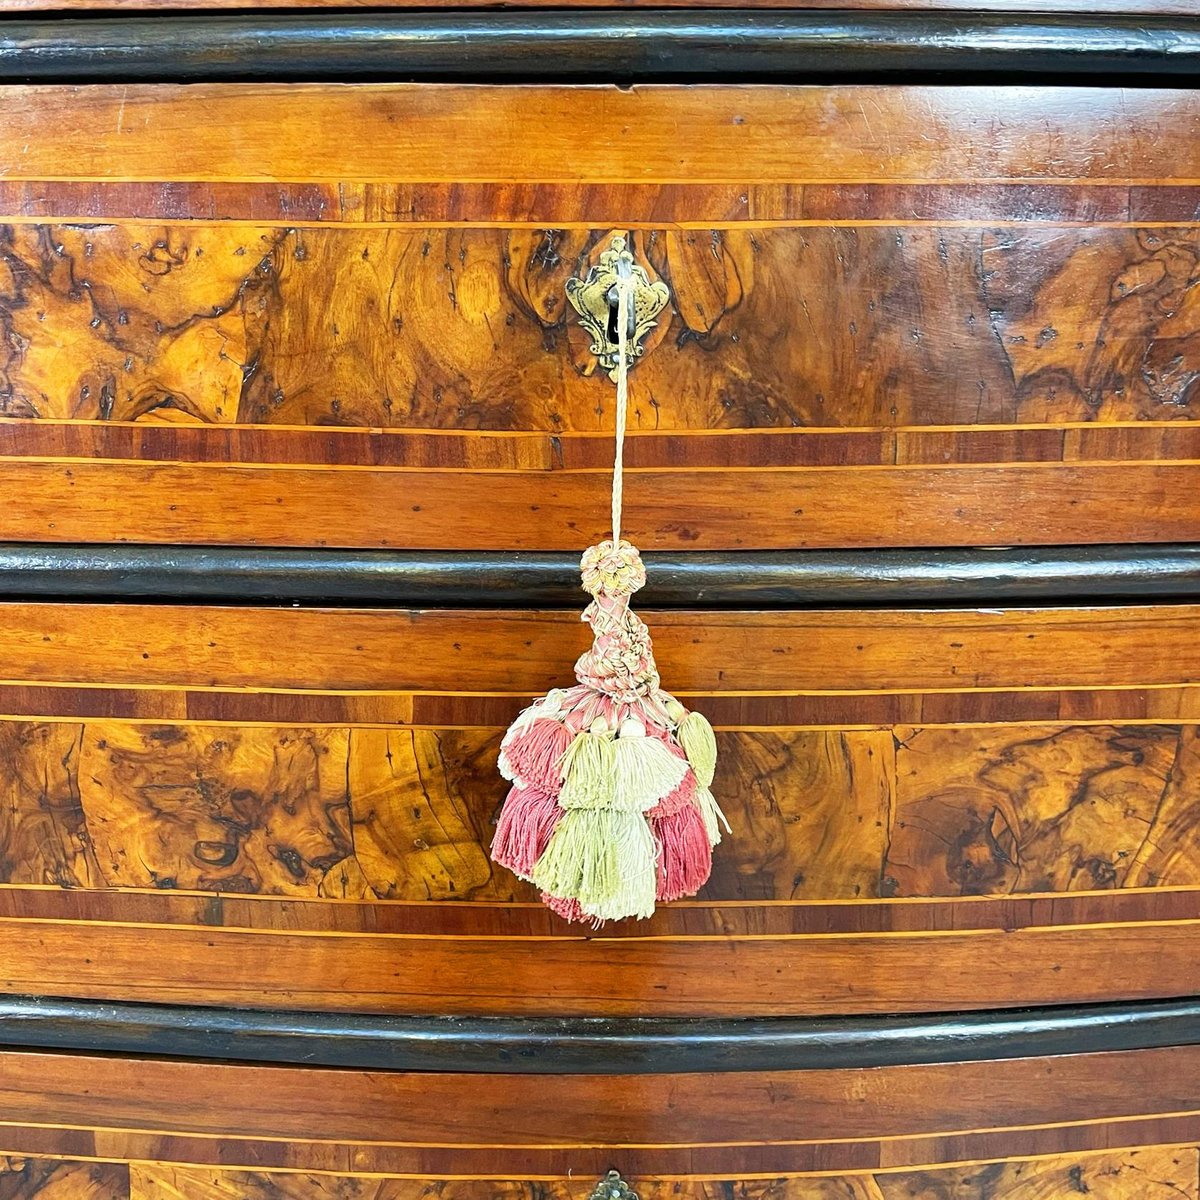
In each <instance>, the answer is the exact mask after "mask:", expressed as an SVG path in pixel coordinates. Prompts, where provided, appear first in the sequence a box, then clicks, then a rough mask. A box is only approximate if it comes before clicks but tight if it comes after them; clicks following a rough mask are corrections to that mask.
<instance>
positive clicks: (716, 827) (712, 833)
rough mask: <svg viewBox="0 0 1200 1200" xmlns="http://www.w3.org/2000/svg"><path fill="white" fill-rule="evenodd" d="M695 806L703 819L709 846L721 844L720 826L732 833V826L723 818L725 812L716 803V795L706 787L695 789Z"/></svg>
mask: <svg viewBox="0 0 1200 1200" xmlns="http://www.w3.org/2000/svg"><path fill="white" fill-rule="evenodd" d="M696 807H697V808H698V809H699V810H700V816H701V817H702V818H703V820H704V828H705V829H706V830H707V831H708V842H709V845H711V846H719V845H720V844H721V826H722V825H724V826H725V832H726V833H732V832H733V827H732V826H731V825H730V824H729V822H728V821H727V820H726V819H725V814H724V813H723V812H722V811H721V809H720V806H719V805H718V804H717V800H716V797H715V796H714V795H713V794H712V792H710V791H709V790H708V788H706V787H702V788H697V789H696Z"/></svg>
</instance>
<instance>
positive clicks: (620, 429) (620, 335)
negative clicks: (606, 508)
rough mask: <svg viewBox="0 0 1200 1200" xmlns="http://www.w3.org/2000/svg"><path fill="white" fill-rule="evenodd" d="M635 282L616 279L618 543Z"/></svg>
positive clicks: (615, 523) (615, 491)
mask: <svg viewBox="0 0 1200 1200" xmlns="http://www.w3.org/2000/svg"><path fill="white" fill-rule="evenodd" d="M636 286H637V285H636V283H635V282H634V279H633V277H632V276H631V275H622V276H619V277H618V278H617V282H616V290H617V419H616V426H617V430H616V447H615V451H614V454H613V480H612V537H613V545H614V546H619V545H620V544H621V503H622V500H623V499H624V485H625V425H626V422H627V421H628V416H629V314H630V311H631V310H630V306H631V305H632V304H633V296H634V290H635V288H636Z"/></svg>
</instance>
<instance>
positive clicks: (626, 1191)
mask: <svg viewBox="0 0 1200 1200" xmlns="http://www.w3.org/2000/svg"><path fill="white" fill-rule="evenodd" d="M588 1200H638V1194H637V1192H635V1191H634V1190H633V1188H631V1187H630V1186H629V1184H627V1183H626V1182H625V1180H623V1179H622V1178H621V1176H620V1173H619V1172H617V1171H609V1173H608V1174H607V1175H605V1177H604V1178H603V1179H602V1180H600V1182H599V1183H598V1184H596V1186H595V1188H594V1189H593V1191H592V1194H591V1196H589V1197H588Z"/></svg>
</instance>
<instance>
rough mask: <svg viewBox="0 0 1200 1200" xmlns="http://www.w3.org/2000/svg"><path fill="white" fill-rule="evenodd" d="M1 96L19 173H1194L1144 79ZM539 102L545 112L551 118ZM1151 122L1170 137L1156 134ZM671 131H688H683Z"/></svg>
mask: <svg viewBox="0 0 1200 1200" xmlns="http://www.w3.org/2000/svg"><path fill="white" fill-rule="evenodd" d="M0 103H2V104H3V106H4V111H5V122H4V127H3V129H2V130H0V160H3V161H5V162H7V163H10V164H11V167H10V170H9V172H8V174H9V177H11V178H15V179H34V180H53V179H62V178H65V179H68V180H72V179H73V180H85V179H127V180H148V181H168V180H180V181H188V180H196V179H208V180H214V181H219V180H243V179H247V178H250V179H256V178H257V179H262V178H264V177H265V178H269V179H280V180H285V181H286V180H293V181H294V180H305V181H313V182H325V181H330V180H332V181H342V182H345V183H358V182H369V181H373V180H380V179H383V180H391V181H396V182H414V183H429V182H436V181H439V180H454V181H465V182H471V181H496V180H497V179H500V180H503V181H505V182H512V183H582V182H630V183H638V182H647V183H654V182H673V181H675V180H680V179H683V180H690V181H693V182H698V183H709V182H735V183H736V182H740V181H742V180H744V179H747V178H750V179H753V180H757V181H760V182H768V183H783V184H796V183H804V182H807V181H809V180H816V181H822V182H869V181H872V180H895V181H932V180H964V179H980V180H1009V179H1042V180H1055V181H1070V180H1075V179H1085V178H1086V179H1095V180H1097V181H1105V180H1107V181H1110V182H1125V181H1129V182H1134V181H1157V180H1180V181H1192V180H1195V179H1196V178H1198V177H1200V169H1198V168H1200V149H1198V148H1197V143H1196V141H1195V139H1194V137H1193V134H1194V131H1195V125H1196V122H1197V121H1198V120H1200V100H1198V99H1197V98H1196V96H1195V94H1194V93H1191V92H1188V91H1184V90H1168V89H1154V88H1148V89H1130V90H1121V89H1115V88H1114V89H1103V88H1069V87H1061V88H1060V87H1049V88H1045V89H1021V88H1005V87H988V88H979V89H939V88H936V87H921V86H900V87H895V88H891V89H889V90H888V91H887V92H878V91H874V90H871V89H863V88H856V87H853V86H842V87H833V88H828V89H825V88H822V89H808V88H804V87H770V88H759V89H755V88H742V87H736V86H734V87H727V86H710V87H703V86H702V87H695V88H690V87H670V86H646V87H637V88H633V89H630V90H628V91H622V90H619V89H617V88H614V87H591V88H589V87H580V88H554V87H544V88H540V87H523V86H519V85H518V86H504V87H493V88H488V87H465V86H446V87H442V88H430V87H427V86H421V85H405V84H366V85H361V86H356V87H354V88H344V87H339V86H338V85H336V84H284V85H269V84H268V85H258V84H253V85H241V84H225V85H221V84H197V85H191V86H179V85H172V86H166V87H155V86H154V85H136V84H134V85H127V86H125V85H122V86H118V87H102V86H101V87H74V88H73V87H64V86H36V87H27V86H26V87H21V86H12V87H6V88H4V89H3V90H2V91H0ZM551 107H552V108H553V110H554V112H555V120H554V121H553V122H549V123H548V122H546V121H545V120H544V115H545V112H546V111H547V109H548V108H551ZM531 127H536V128H537V129H538V136H537V137H536V138H532V137H530V136H529V134H528V131H529V129H530V128H531ZM596 127H627V128H628V129H629V130H630V136H629V137H627V138H621V139H616V140H614V139H608V138H604V139H598V138H593V137H581V136H580V130H592V129H594V128H596ZM1165 128H1169V129H1171V130H1172V133H1173V136H1171V137H1170V138H1164V137H1162V136H1160V135H1161V132H1162V130H1164V129H1165ZM679 129H686V130H687V131H688V134H689V136H688V137H686V138H680V137H679V136H678V133H677V131H678V130H679ZM247 147H253V153H254V165H253V169H252V170H248V168H247V159H246V148H247ZM498 164H503V167H502V168H501V167H499V166H498Z"/></svg>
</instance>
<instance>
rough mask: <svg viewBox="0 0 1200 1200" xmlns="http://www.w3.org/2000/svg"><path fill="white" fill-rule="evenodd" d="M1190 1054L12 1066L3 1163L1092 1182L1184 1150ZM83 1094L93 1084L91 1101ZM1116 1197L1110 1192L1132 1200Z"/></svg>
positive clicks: (58, 1059)
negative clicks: (896, 1062)
mask: <svg viewBox="0 0 1200 1200" xmlns="http://www.w3.org/2000/svg"><path fill="white" fill-rule="evenodd" d="M1196 1057H1197V1054H1196V1051H1195V1049H1194V1048H1178V1049H1172V1050H1162V1051H1127V1052H1123V1053H1115V1054H1096V1055H1067V1056H1063V1057H1057V1058H1045V1059H1013V1060H1009V1061H1005V1062H998V1063H970V1062H957V1063H952V1064H946V1065H941V1066H927V1067H895V1068H889V1067H883V1068H878V1069H876V1070H872V1071H862V1070H846V1071H836V1070H831V1071H799V1072H782V1071H777V1072H739V1073H733V1074H725V1075H720V1076H713V1075H703V1074H698V1075H669V1074H668V1075H657V1076H543V1077H535V1076H519V1075H508V1076H505V1075H490V1076H471V1075H462V1074H455V1073H453V1072H447V1073H439V1074H423V1073H398V1074H389V1073H385V1072H367V1071H359V1070H345V1071H331V1070H328V1069H321V1068H291V1067H271V1066H238V1065H231V1064H221V1063H195V1062H189V1061H187V1060H175V1061H168V1060H162V1059H154V1058H143V1059H140V1060H133V1061H129V1060H125V1061H123V1060H120V1059H112V1058H89V1057H87V1056H82V1055H69V1054H67V1055H46V1054H39V1053H27V1052H6V1053H5V1054H4V1055H3V1056H2V1058H0V1066H2V1068H3V1074H4V1080H5V1086H4V1088H3V1090H2V1091H0V1112H2V1113H3V1115H4V1130H3V1133H4V1137H5V1139H6V1140H5V1145H6V1147H8V1149H9V1152H10V1153H13V1154H34V1155H42V1154H59V1155H64V1154H65V1155H75V1156H79V1157H83V1158H100V1159H107V1160H108V1161H110V1162H116V1163H121V1162H130V1161H131V1160H132V1165H133V1169H134V1170H135V1171H136V1170H137V1169H138V1164H139V1162H141V1163H144V1165H146V1166H147V1167H149V1166H151V1165H153V1164H154V1162H155V1161H156V1160H157V1162H158V1163H160V1164H161V1165H162V1166H168V1165H176V1166H185V1165H188V1164H193V1165H197V1166H201V1165H203V1166H208V1167H213V1168H221V1169H223V1170H229V1169H233V1170H236V1169H242V1170H246V1169H250V1170H253V1169H254V1168H256V1167H257V1168H259V1169H268V1170H270V1169H271V1168H284V1173H283V1174H282V1175H281V1176H278V1177H275V1179H274V1180H273V1182H275V1183H276V1184H277V1185H278V1186H280V1187H284V1188H286V1184H287V1181H288V1179H289V1176H290V1175H291V1172H292V1171H298V1172H304V1171H314V1172H316V1173H318V1174H321V1175H325V1174H332V1175H338V1174H354V1173H356V1172H361V1173H363V1174H380V1175H397V1176H408V1177H410V1178H411V1179H412V1180H413V1181H414V1183H415V1181H417V1180H423V1181H424V1182H425V1184H426V1186H427V1187H428V1186H430V1185H434V1184H435V1181H437V1180H439V1179H445V1178H446V1177H447V1176H448V1177H450V1179H454V1180H457V1181H459V1186H462V1187H465V1188H468V1189H469V1188H471V1186H472V1183H474V1186H475V1187H479V1188H483V1187H484V1186H486V1184H487V1181H491V1180H498V1179H513V1180H516V1179H526V1180H530V1181H532V1182H535V1183H549V1184H558V1185H559V1186H562V1184H563V1183H565V1182H566V1177H568V1176H569V1177H570V1180H571V1184H572V1187H573V1188H576V1187H577V1188H579V1189H580V1190H583V1189H584V1188H586V1189H588V1190H590V1187H591V1182H592V1181H591V1180H590V1179H588V1178H587V1177H588V1176H592V1175H597V1176H598V1175H600V1174H602V1173H603V1172H604V1171H605V1170H607V1169H608V1167H609V1166H611V1165H612V1164H613V1163H616V1164H617V1165H618V1166H619V1168H620V1169H621V1170H622V1171H623V1172H624V1173H625V1175H626V1177H627V1178H629V1179H630V1180H631V1182H634V1183H635V1184H636V1183H641V1182H644V1183H645V1184H646V1185H647V1186H648V1187H650V1188H651V1189H652V1191H651V1194H652V1195H654V1194H657V1189H654V1181H655V1179H656V1178H660V1179H662V1180H663V1183H664V1184H669V1183H671V1182H674V1183H675V1185H676V1186H680V1185H681V1184H682V1185H683V1186H684V1187H685V1188H686V1186H687V1184H688V1183H694V1184H701V1185H703V1184H709V1185H711V1187H712V1189H714V1190H716V1189H719V1188H720V1186H721V1184H722V1182H723V1181H726V1180H737V1179H738V1178H739V1177H745V1178H746V1179H747V1180H748V1181H749V1180H753V1179H758V1180H760V1181H762V1183H766V1182H767V1181H773V1180H779V1186H783V1187H793V1186H795V1187H803V1186H804V1184H803V1182H802V1181H801V1180H800V1179H796V1180H794V1181H793V1182H789V1181H787V1180H786V1179H781V1178H780V1177H781V1176H783V1177H786V1176H791V1175H801V1174H808V1173H812V1174H815V1175H817V1176H822V1175H825V1176H830V1177H831V1178H830V1179H829V1180H828V1186H837V1185H836V1184H835V1180H836V1179H838V1178H840V1179H841V1180H842V1183H841V1186H842V1187H843V1188H844V1187H846V1186H847V1184H849V1183H850V1182H851V1181H850V1180H848V1179H847V1178H846V1177H847V1176H850V1175H853V1174H855V1173H858V1172H865V1173H868V1174H870V1173H872V1172H876V1171H879V1172H882V1173H883V1174H884V1175H892V1174H894V1173H898V1172H902V1171H912V1170H914V1169H915V1170H935V1171H936V1170H938V1168H941V1167H949V1166H950V1165H951V1164H955V1163H960V1164H963V1167H969V1166H972V1165H976V1164H980V1163H981V1162H986V1161H987V1160H988V1159H991V1158H994V1157H1007V1158H1010V1159H1023V1158H1043V1157H1048V1158H1050V1159H1051V1160H1053V1159H1054V1157H1055V1156H1076V1155H1078V1156H1080V1157H1078V1158H1073V1161H1072V1165H1073V1166H1075V1167H1077V1168H1078V1170H1079V1173H1082V1172H1085V1171H1087V1172H1088V1176H1087V1177H1089V1178H1091V1177H1093V1176H1092V1175H1091V1173H1090V1171H1088V1166H1087V1164H1088V1158H1089V1156H1092V1155H1095V1156H1096V1157H1097V1159H1099V1158H1100V1155H1105V1156H1107V1155H1112V1154H1113V1153H1114V1152H1116V1151H1117V1148H1118V1147H1125V1148H1126V1149H1125V1150H1124V1151H1123V1152H1120V1153H1123V1154H1130V1153H1132V1152H1135V1151H1137V1150H1138V1149H1139V1148H1142V1147H1145V1148H1146V1155H1147V1158H1148V1160H1149V1161H1155V1160H1154V1157H1153V1156H1154V1153H1155V1152H1154V1150H1153V1149H1152V1148H1153V1147H1155V1146H1161V1145H1163V1144H1164V1143H1167V1144H1169V1143H1175V1144H1176V1145H1180V1144H1182V1145H1193V1144H1194V1142H1195V1138H1196V1130H1197V1128H1200V1118H1198V1117H1197V1115H1196V1113H1195V1102H1196V1094H1195V1088H1194V1084H1193V1083H1192V1081H1191V1078H1190V1072H1191V1069H1192V1064H1193V1063H1194V1061H1195V1059H1196ZM81 1077H88V1078H90V1079H93V1080H95V1083H94V1086H93V1087H91V1088H89V1089H88V1090H87V1091H86V1092H81V1091H80V1090H79V1089H78V1087H77V1081H78V1079H79V1078H81ZM1033 1079H1036V1080H1037V1081H1038V1084H1037V1086H1034V1087H1031V1086H1030V1082H1031V1080H1033ZM264 1095H267V1096H271V1097H272V1098H273V1100H274V1101H275V1102H274V1103H272V1104H268V1105H264V1104H263V1103H262V1097H263V1096H264ZM1002 1145H1007V1147H1008V1150H1007V1153H1006V1152H1005V1151H1003V1150H1001V1151H998V1150H997V1147H999V1146H1002ZM1177 1153H1178V1151H1177ZM1108 1161H1109V1164H1110V1165H1111V1162H1112V1160H1111V1159H1109V1160H1108ZM1168 1161H1169V1160H1168ZM1177 1161H1178V1165H1179V1166H1180V1167H1181V1168H1182V1169H1181V1170H1180V1171H1178V1172H1176V1171H1170V1170H1166V1169H1165V1168H1166V1166H1167V1162H1159V1163H1158V1166H1159V1168H1160V1169H1162V1170H1164V1175H1165V1178H1164V1182H1165V1181H1167V1180H1172V1179H1174V1180H1176V1181H1177V1182H1178V1183H1179V1185H1180V1188H1181V1190H1182V1189H1184V1188H1186V1189H1190V1190H1184V1191H1183V1194H1184V1195H1194V1194H1195V1193H1194V1187H1195V1179H1194V1173H1195V1152H1194V1151H1185V1152H1183V1153H1182V1154H1181V1156H1180V1159H1179V1160H1177ZM1053 1165H1054V1164H1053V1161H1049V1162H1043V1163H1041V1164H1040V1169H1039V1168H1038V1167H1035V1165H1034V1164H1033V1163H1029V1164H1027V1165H1026V1166H1025V1171H1028V1172H1030V1173H1032V1174H1034V1176H1035V1177H1036V1176H1037V1175H1039V1174H1041V1173H1042V1172H1045V1173H1046V1174H1044V1175H1042V1179H1043V1186H1046V1187H1048V1186H1051V1180H1052V1179H1053V1178H1055V1177H1054V1176H1053V1175H1051V1174H1050V1173H1049V1172H1050V1168H1051V1167H1052V1166H1053ZM1058 1165H1059V1167H1060V1170H1061V1169H1062V1168H1063V1167H1064V1166H1065V1164H1063V1163H1061V1161H1060V1163H1059V1164H1058ZM963 1167H959V1168H958V1170H959V1173H960V1177H961V1174H962V1172H963ZM1189 1169H1190V1171H1191V1173H1192V1174H1191V1176H1190V1177H1189V1175H1188V1174H1186V1172H1187V1171H1188V1170H1189ZM1063 1173H1064V1174H1065V1173H1066V1172H1065V1171H1064V1172H1063ZM1096 1174H1097V1175H1098V1176H1102V1174H1103V1172H1097V1173H1096ZM187 1177H188V1176H187V1175H185V1176H183V1178H185V1179H186V1178H187ZM639 1177H648V1178H645V1179H644V1180H642V1179H639ZM292 1178H293V1179H294V1176H293V1177H292ZM945 1178H946V1179H947V1181H948V1180H949V1179H951V1178H953V1176H952V1175H951V1173H950V1172H949V1171H946V1173H945ZM296 1182H298V1181H296ZM230 1183H231V1184H234V1185H235V1186H236V1180H233V1179H231V1180H230ZM910 1184H911V1180H910ZM1112 1184H1113V1185H1114V1186H1116V1187H1117V1188H1118V1190H1115V1191H1113V1192H1111V1193H1110V1194H1111V1195H1113V1196H1119V1197H1124V1196H1126V1195H1127V1194H1132V1195H1139V1193H1137V1192H1134V1193H1127V1192H1125V1191H1124V1184H1121V1185H1118V1184H1117V1181H1116V1180H1115V1179H1114V1180H1113V1181H1112ZM345 1186H348V1187H349V1186H352V1184H351V1183H350V1181H348V1180H347V1181H346V1184H345ZM725 1186H726V1187H728V1186H731V1185H730V1184H726V1185H725ZM181 1194H182V1195H184V1196H190V1195H191V1194H192V1193H191V1192H189V1191H187V1190H184V1191H183V1192H182V1193H181ZM251 1194H253V1193H251ZM283 1194H285V1195H291V1194H300V1195H303V1194H305V1193H303V1192H301V1193H291V1192H289V1191H286V1190H285V1191H284V1192H283ZM338 1194H345V1193H342V1192H339V1193H338ZM349 1194H351V1195H355V1194H357V1193H355V1192H350V1193H349ZM472 1194H473V1193H472ZM483 1194H488V1193H486V1192H485V1193H483ZM492 1194H495V1193H492ZM571 1194H576V1193H575V1192H574V1191H572V1193H571ZM703 1194H708V1188H704V1189H703ZM798 1194H799V1195H801V1196H804V1195H805V1193H804V1192H800V1193H798ZM818 1194H820V1195H825V1194H829V1195H846V1194H849V1195H856V1193H854V1192H849V1193H847V1192H845V1191H843V1192H840V1193H838V1192H830V1193H818ZM861 1194H864V1195H866V1196H871V1195H874V1194H876V1193H871V1192H866V1193H861ZM897 1194H898V1195H903V1194H905V1193H897ZM917 1194H920V1193H917ZM934 1194H935V1195H936V1194H938V1193H936V1192H935V1193H934ZM957 1194H965V1195H967V1196H973V1195H976V1194H981V1195H983V1196H988V1195H989V1193H987V1192H983V1193H973V1192H969V1191H968V1192H965V1193H957ZM1016 1194H1017V1195H1022V1194H1023V1193H1016ZM1032 1194H1034V1195H1045V1196H1047V1197H1050V1196H1054V1197H1056V1200H1057V1196H1058V1195H1060V1194H1062V1193H1055V1192H1053V1191H1041V1192H1038V1191H1035V1192H1033V1193H1032ZM1068 1194H1069V1193H1068ZM1149 1194H1151V1195H1158V1193H1149ZM201 1195H203V1193H201Z"/></svg>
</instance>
